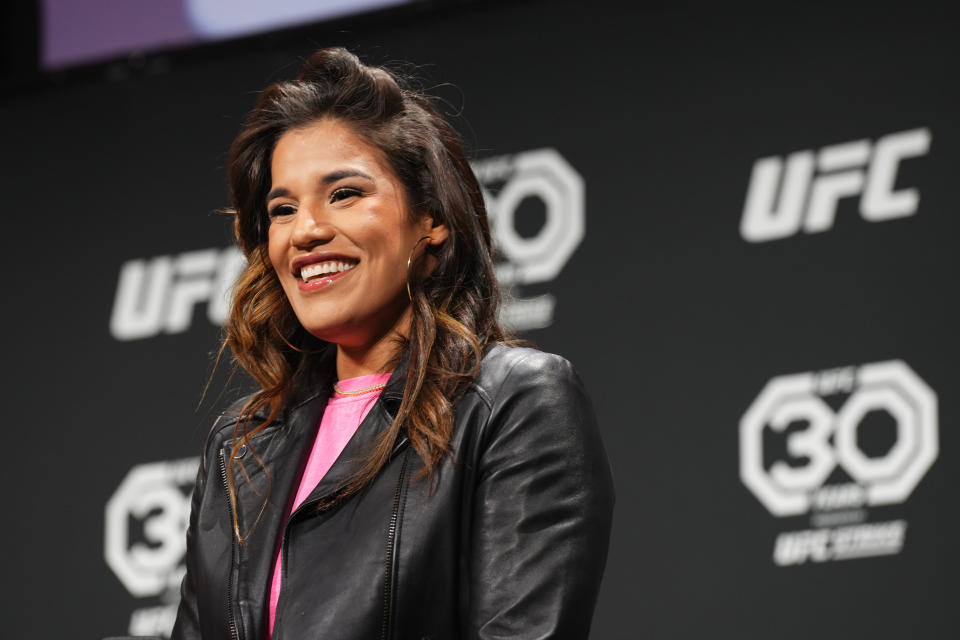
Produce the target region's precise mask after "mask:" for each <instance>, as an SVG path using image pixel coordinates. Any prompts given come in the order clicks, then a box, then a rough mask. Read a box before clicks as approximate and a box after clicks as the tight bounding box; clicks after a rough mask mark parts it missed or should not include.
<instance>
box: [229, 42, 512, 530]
mask: <svg viewBox="0 0 960 640" xmlns="http://www.w3.org/2000/svg"><path fill="white" fill-rule="evenodd" d="M323 118H335V119H337V120H339V121H340V122H342V123H345V124H347V125H348V126H350V127H351V129H352V131H353V132H354V133H355V134H356V135H358V136H359V137H360V138H361V139H363V140H365V141H367V142H368V143H370V144H372V145H374V146H376V147H377V148H379V149H380V150H381V152H382V153H383V154H384V156H385V158H386V159H387V161H388V164H389V166H390V167H391V169H392V170H393V172H394V173H395V174H396V176H397V177H398V178H399V179H400V181H401V182H402V183H403V185H404V189H405V196H406V202H407V206H408V210H409V212H410V215H411V216H412V217H420V216H423V215H427V216H430V217H432V218H433V220H434V221H435V223H436V224H441V223H442V224H445V225H446V226H447V228H448V229H449V237H448V238H447V240H446V241H445V242H443V243H442V244H440V245H439V246H431V247H430V248H429V251H430V252H431V253H432V254H433V255H434V256H435V258H436V266H435V268H434V269H433V271H432V272H430V273H429V274H428V275H425V276H424V275H423V273H422V271H420V270H418V268H417V267H420V266H422V265H423V263H424V261H423V260H421V261H419V262H418V263H417V264H415V266H414V267H413V268H412V269H411V273H410V278H409V282H410V287H411V298H412V299H411V307H412V323H411V328H410V335H409V338H408V339H407V340H406V341H403V342H400V343H398V353H397V357H398V361H399V359H400V356H401V354H402V353H403V351H404V350H406V352H407V354H408V370H407V376H406V382H405V385H404V389H403V399H402V401H401V404H400V408H399V410H398V411H397V414H396V416H395V418H394V420H393V423H392V424H391V425H390V427H389V428H388V429H387V430H386V431H385V432H383V433H382V434H381V435H380V437H379V439H378V440H377V441H376V443H375V446H374V447H373V449H372V450H371V452H370V454H369V456H368V457H367V459H366V460H365V461H364V463H363V464H362V466H361V467H360V468H359V469H358V470H357V472H356V474H355V475H354V477H353V479H352V481H351V482H350V484H349V485H348V486H347V488H346V489H345V491H344V492H343V493H341V494H340V495H339V498H343V497H345V496H346V495H350V494H352V493H354V492H356V491H357V490H359V489H360V488H362V487H363V486H365V485H366V484H368V483H369V482H371V481H372V480H373V479H374V477H376V475H377V473H378V472H379V471H380V469H381V468H382V467H383V466H384V465H385V464H386V463H387V461H388V460H389V457H390V453H391V451H392V447H393V444H394V442H395V440H396V438H397V436H398V434H399V433H400V431H401V429H403V428H406V430H407V433H408V436H409V438H410V443H411V446H412V447H413V449H414V450H415V451H416V453H417V454H418V456H419V457H420V459H421V460H422V461H423V470H422V471H421V475H422V476H429V475H432V473H433V472H434V470H435V469H436V468H437V465H438V464H439V462H440V461H441V459H442V458H443V456H444V455H445V454H446V453H447V452H448V449H449V443H450V432H451V428H452V424H453V415H452V407H453V402H454V401H455V400H456V398H457V397H458V396H459V395H460V394H462V392H463V391H464V390H465V388H466V387H467V385H469V383H470V382H471V381H472V380H473V379H474V378H475V376H476V373H477V370H478V367H479V363H480V359H481V357H482V350H483V347H484V346H485V345H486V344H489V343H492V342H502V341H504V340H505V337H504V334H503V331H502V330H501V328H500V326H499V324H498V322H497V314H498V310H499V292H498V289H497V285H496V280H495V278H494V273H493V261H492V258H491V238H490V229H489V226H488V223H487V216H486V210H485V207H484V202H483V196H482V193H481V190H480V186H479V184H478V183H477V180H476V177H475V176H474V174H473V171H472V169H471V168H470V164H469V161H468V159H467V156H466V154H465V152H464V150H463V145H462V143H461V140H460V137H459V136H458V135H457V133H456V132H455V131H454V129H453V128H452V127H451V126H450V125H449V123H447V121H446V120H445V119H444V118H443V117H442V116H441V115H440V113H439V111H438V110H437V109H436V107H434V105H433V104H432V103H431V102H430V100H429V98H428V97H427V96H426V95H424V94H423V93H421V92H419V91H417V90H415V89H413V88H411V87H410V86H407V85H405V83H404V81H403V80H402V79H401V78H400V77H398V76H397V75H395V74H393V73H391V72H390V71H387V70H385V69H383V68H379V67H372V66H367V65H365V64H363V63H362V62H361V61H360V60H359V59H358V58H357V57H356V56H355V55H353V54H352V53H350V52H349V51H347V50H346V49H343V48H329V49H322V50H320V51H318V52H316V53H315V54H314V55H313V56H311V57H310V58H309V59H308V60H307V61H306V63H305V64H304V65H303V67H302V69H301V71H300V74H299V76H298V77H297V79H296V80H292V81H285V82H278V83H275V84H272V85H270V86H269V87H267V88H266V89H265V90H264V91H263V92H262V93H261V95H260V97H259V100H258V101H257V104H256V106H255V107H254V109H253V110H252V111H251V112H250V114H249V115H248V116H247V119H246V121H245V122H244V124H243V127H242V129H241V131H240V133H239V134H238V135H237V137H236V139H235V140H234V142H233V144H232V145H231V147H230V152H229V160H228V181H229V186H230V194H231V199H232V201H233V212H234V213H235V215H236V218H235V220H234V229H235V233H236V237H237V241H238V243H239V245H240V247H241V249H242V250H243V253H244V254H245V255H246V257H247V261H248V264H247V268H246V269H245V270H244V272H243V273H242V274H241V275H240V277H239V278H238V280H237V282H236V285H235V290H234V300H233V307H232V309H231V313H230V316H229V318H228V321H227V323H226V337H225V344H226V345H229V347H230V349H231V350H232V352H233V355H234V358H235V360H236V362H237V363H238V364H239V365H240V366H242V367H243V368H244V369H246V371H247V372H249V374H250V375H251V376H252V377H253V378H254V379H255V380H256V381H257V382H258V383H259V385H260V387H261V389H260V391H259V392H257V393H256V394H255V395H254V396H253V397H252V398H251V400H250V401H249V402H248V403H247V404H246V406H244V408H243V409H242V411H241V414H240V418H239V419H238V421H237V426H236V427H235V431H234V439H233V442H234V444H233V447H234V450H233V452H232V453H231V455H230V456H229V462H228V464H229V465H230V466H231V469H228V473H227V478H228V483H229V489H230V495H231V500H233V501H235V495H236V492H235V487H234V484H233V473H232V464H233V459H234V456H233V454H234V453H236V450H237V449H238V448H239V447H241V446H243V445H244V444H248V441H249V439H250V438H251V437H252V436H253V435H255V434H256V433H258V432H259V431H260V430H262V429H263V428H264V427H266V426H267V425H268V424H270V423H271V422H272V421H273V420H274V419H276V417H277V416H278V415H279V414H280V413H281V411H282V410H283V409H284V406H285V403H286V402H287V401H288V400H289V399H290V398H291V396H292V392H293V391H294V390H295V388H296V385H297V383H298V381H302V380H304V379H309V377H310V375H309V374H310V372H311V370H312V369H313V368H314V367H316V366H317V364H318V362H319V359H320V358H321V357H322V354H323V353H324V352H325V351H327V349H328V348H330V347H329V345H328V344H327V343H324V342H322V341H321V340H318V339H317V338H315V337H313V336H312V335H310V334H309V333H308V332H307V331H306V330H305V329H303V327H302V326H301V325H300V323H299V321H298V320H297V318H296V316H295V315H294V313H293V310H292V308H291V307H290V304H289V303H288V301H287V298H286V296H285V294H284V292H283V289H282V288H281V285H280V282H279V280H278V279H277V276H276V273H275V272H274V269H273V267H272V265H271V263H270V259H269V256H268V250H267V229H268V226H269V219H268V216H267V211H266V197H267V193H268V192H269V190H270V185H271V176H270V159H271V154H272V153H273V149H274V146H275V145H276V143H277V140H278V139H279V138H280V137H281V136H282V135H283V134H284V133H286V132H287V131H290V130H292V129H296V128H298V127H303V126H306V125H309V124H311V123H314V122H316V121H318V120H320V119H323ZM254 414H266V416H267V417H266V418H265V419H264V420H262V421H259V423H258V424H256V425H254V422H257V421H255V420H253V416H254ZM251 451H253V450H252V449H251ZM255 455H256V454H255ZM257 459H258V461H259V462H260V464H261V465H262V464H263V463H262V461H260V460H259V457H258V458H257ZM267 499H268V498H267V496H265V497H264V500H265V501H266V500H267ZM265 505H266V502H264V506H265ZM234 506H235V505H234ZM235 513H236V509H234V514H235ZM261 513H262V511H261ZM234 533H235V535H236V536H237V538H238V539H239V540H241V541H243V539H244V535H242V534H241V532H240V531H239V527H238V525H237V520H236V515H235V516H234Z"/></svg>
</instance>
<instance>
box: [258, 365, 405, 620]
mask: <svg viewBox="0 0 960 640" xmlns="http://www.w3.org/2000/svg"><path fill="white" fill-rule="evenodd" d="M389 379H390V374H389V373H377V374H373V375H369V376H360V377H359V378H347V379H346V380H341V381H340V382H338V383H337V386H338V387H339V388H340V389H342V390H344V391H357V390H360V389H366V388H368V387H372V386H374V385H377V384H380V383H383V382H386V381H387V380H389ZM378 397H380V390H377V391H371V392H370V393H364V394H363V395H358V396H338V395H336V394H334V395H333V396H331V397H330V400H329V401H327V407H326V409H324V411H323V418H322V419H321V420H320V428H319V429H318V430H317V439H316V440H314V441H313V450H312V451H311V452H310V457H309V458H308V459H307V466H306V467H305V468H304V470H303V478H301V480H300V487H299V488H298V489H297V495H296V497H295V498H294V500H293V505H292V506H291V507H290V513H293V511H294V510H296V508H297V507H299V506H300V504H301V503H302V502H303V501H304V500H305V499H306V498H307V496H309V495H310V493H311V492H312V491H313V490H314V489H315V488H316V486H317V484H319V482H320V481H321V480H322V479H323V476H325V475H326V474H327V471H329V470H330V467H332V466H333V463H334V462H335V461H336V459H337V458H338V457H339V456H340V454H341V453H342V452H343V448H344V447H346V446H347V442H348V441H349V440H350V438H352V437H353V434H354V433H355V432H356V430H357V427H359V426H360V423H361V422H363V419H364V418H366V417H367V414H368V413H370V409H372V408H373V404H374V402H376V400H377V398H378ZM290 513H288V514H287V517H289V516H290ZM279 600H280V551H279V550H278V551H277V557H276V559H275V560H274V562H273V581H272V582H271V585H270V610H269V612H268V616H269V617H268V624H269V626H268V632H267V638H268V639H269V638H270V637H272V636H273V622H274V620H275V618H276V615H277V602H278V601H279Z"/></svg>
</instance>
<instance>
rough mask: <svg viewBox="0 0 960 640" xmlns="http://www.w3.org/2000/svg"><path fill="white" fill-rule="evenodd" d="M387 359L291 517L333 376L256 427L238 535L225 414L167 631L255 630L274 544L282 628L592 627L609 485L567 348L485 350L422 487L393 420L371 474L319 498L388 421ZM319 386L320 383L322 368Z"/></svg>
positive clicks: (328, 634) (312, 632) (245, 461)
mask: <svg viewBox="0 0 960 640" xmlns="http://www.w3.org/2000/svg"><path fill="white" fill-rule="evenodd" d="M397 371H398V372H397V373H395V374H394V375H393V376H392V377H391V379H390V382H389V383H388V385H387V388H386V389H384V391H383V393H382V395H381V397H380V399H379V400H378V401H377V403H376V404H375V405H374V407H373V409H372V410H371V411H370V413H369V415H368V416H367V418H366V419H365V420H364V421H363V423H362V424H361V425H360V427H359V428H358V430H357V432H356V435H355V436H354V437H353V439H352V440H350V442H349V443H348V444H347V446H346V449H345V450H344V452H343V453H342V454H341V456H340V458H339V459H338V460H337V461H336V463H335V464H334V465H333V467H332V468H331V469H330V471H329V472H328V473H327V475H326V476H325V477H324V478H323V480H322V481H321V482H320V484H319V485H318V486H317V488H316V489H315V490H314V491H313V493H311V494H310V496H309V497H308V498H307V499H306V501H305V502H304V503H303V505H301V506H300V507H299V508H297V510H296V511H295V512H294V513H293V514H292V515H291V517H290V519H289V520H288V521H287V523H286V525H285V526H284V524H283V515H284V512H285V507H286V502H285V497H286V496H288V495H290V494H291V492H292V491H293V489H294V487H295V486H296V484H297V482H298V480H299V476H300V474H301V472H302V466H303V464H304V463H305V459H306V456H305V453H306V452H307V451H308V450H309V449H310V447H311V444H312V442H313V438H314V434H315V432H316V428H317V425H318V424H319V422H320V415H321V412H322V410H323V407H324V406H325V404H326V401H327V398H328V393H329V391H324V392H320V393H315V394H314V395H312V396H309V397H306V398H305V399H303V400H301V401H299V402H298V403H296V404H295V405H294V406H292V407H291V408H290V409H289V410H288V411H286V412H285V414H284V419H283V420H281V421H279V422H277V423H275V424H274V425H271V426H270V427H268V428H267V429H266V430H264V431H263V432H262V433H260V434H258V435H257V436H256V437H255V438H253V440H252V445H253V446H252V447H251V448H252V450H253V451H256V453H257V455H259V456H260V458H261V460H262V461H263V463H264V465H265V466H266V468H267V469H269V471H270V476H272V481H271V480H270V479H269V478H268V475H267V474H266V473H264V472H263V470H262V468H261V467H260V465H259V464H257V462H256V460H255V459H254V455H252V453H251V452H250V451H247V452H243V451H241V453H244V455H242V456H241V455H239V454H238V458H239V459H237V460H236V461H235V464H234V477H235V482H236V487H237V491H238V496H237V519H238V521H239V526H240V530H241V531H242V532H246V533H248V534H249V539H248V540H246V541H245V542H244V543H243V544H239V543H238V542H237V541H236V539H235V538H234V536H233V533H232V514H231V511H230V504H229V501H228V499H227V490H226V472H225V464H224V463H225V455H226V452H229V451H230V445H231V438H232V435H233V425H234V422H235V420H236V417H235V415H232V413H231V412H227V413H225V414H224V415H222V416H221V417H220V418H218V420H217V422H216V423H215V424H214V426H213V429H212V431H211V433H210V436H209V437H208V440H207V444H206V450H205V452H204V455H203V461H202V463H201V466H200V473H199V477H198V480H197V486H196V489H195V491H194V494H193V499H192V500H193V510H192V513H191V515H190V526H189V530H188V533H187V574H186V576H185V577H184V580H183V585H182V588H181V592H182V601H181V604H180V610H179V612H178V615H177V621H176V625H175V628H174V632H173V639H174V640H192V639H197V638H203V640H219V639H221V638H223V639H230V638H233V639H238V640H239V639H242V640H261V639H263V638H265V637H266V631H265V630H266V619H267V615H266V612H267V605H266V603H267V598H268V593H269V582H270V576H271V571H272V564H273V560H274V554H275V553H276V549H277V546H278V545H280V544H282V547H283V555H282V558H283V560H282V569H281V571H282V576H283V579H282V584H283V591H282V594H281V597H280V602H279V605H278V607H277V619H276V623H275V628H274V636H273V637H274V639H275V640H304V639H306V638H324V639H325V640H336V639H344V640H346V639H349V640H370V639H376V638H390V639H397V640H401V639H402V640H406V639H415V640H424V639H428V638H429V639H432V640H440V639H454V638H456V639H466V638H490V639H492V638H497V639H506V638H511V639H523V638H530V639H533V638H537V639H544V638H586V637H587V636H588V633H589V627H590V619H591V616H592V613H593V608H594V603H595V601H596V597H597V591H598V589H599V586H600V579H601V576H602V574H603V567H604V563H605V560H606V555H607V544H608V539H609V534H610V521H611V514H612V509H613V486H612V482H611V476H610V469H609V466H608V463H607V458H606V455H605V453H604V449H603V444H602V443H601V441H600V435H599V433H598V430H597V426H596V423H595V420H594V415H593V411H592V408H591V406H590V402H589V400H588V398H587V397H586V395H585V393H584V389H583V386H582V384H581V382H580V380H579V378H578V377H577V375H576V373H575V372H574V371H573V368H572V367H571V365H570V364H569V363H568V362H567V361H566V360H564V359H562V358H560V357H559V356H555V355H551V354H547V353H543V352H540V351H535V350H533V349H527V348H509V347H504V346H496V347H493V348H492V349H490V350H489V351H488V353H487V354H486V356H485V357H484V360H483V363H482V368H481V372H480V374H479V376H478V377H477V379H476V380H475V382H474V383H473V384H472V385H471V386H470V388H469V390H468V391H467V393H466V394H465V395H464V396H463V397H462V398H461V399H460V400H459V401H458V402H457V404H456V406H455V411H454V427H453V435H452V443H451V451H452V455H451V456H449V457H447V458H446V459H444V461H443V462H442V463H441V466H440V468H439V472H438V475H436V477H435V478H434V481H433V487H432V489H431V482H430V480H429V478H417V477H416V476H417V471H418V470H419V469H420V468H421V462H420V459H419V458H418V457H417V455H416V454H415V452H414V451H413V449H412V447H410V446H409V442H408V441H407V438H406V437H405V436H401V437H400V438H399V439H398V442H397V443H396V446H395V448H394V453H393V456H392V458H391V460H390V462H389V463H388V464H387V465H386V466H385V467H384V468H383V470H382V471H381V472H380V474H379V476H378V477H377V479H376V480H375V481H374V482H373V483H372V484H371V485H369V486H368V487H366V488H365V489H363V490H362V491H361V492H360V493H357V494H354V495H353V496H352V497H349V498H347V499H345V500H343V501H341V502H340V503H337V504H336V505H335V506H334V507H332V508H328V509H326V510H319V509H318V508H317V505H318V503H319V502H321V501H322V499H323V498H324V497H325V496H329V495H331V494H332V493H333V492H335V491H337V489H338V488H340V487H342V486H343V485H344V483H345V482H346V481H347V480H348V479H349V477H350V475H351V473H352V472H353V471H354V470H355V469H356V466H355V463H356V460H357V459H358V458H359V457H361V456H362V455H363V454H364V453H365V452H366V451H367V447H368V445H369V444H370V442H371V441H372V440H373V438H374V437H375V435H376V434H378V433H379V432H381V431H382V430H383V429H385V428H386V427H387V426H388V425H389V424H390V421H391V416H392V415H393V413H394V412H395V411H396V409H397V407H398V406H399V402H400V397H401V393H402V388H403V384H402V383H403V373H402V367H401V368H398V370H397ZM313 388H314V389H321V388H322V389H329V380H328V381H327V382H326V384H318V385H315V386H314V387H313ZM234 413H235V412H234ZM241 465H242V466H243V467H244V468H245V469H246V471H247V473H248V474H249V476H250V478H249V481H247V480H245V479H243V478H242V477H241V475H240V467H241ZM268 491H269V495H270V501H269V502H268V503H267V505H266V507H265V508H264V507H263V500H262V498H261V495H263V494H265V493H266V492H268ZM254 525H255V526H254ZM251 532H252V533H251Z"/></svg>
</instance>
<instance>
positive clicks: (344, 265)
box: [291, 253, 360, 286]
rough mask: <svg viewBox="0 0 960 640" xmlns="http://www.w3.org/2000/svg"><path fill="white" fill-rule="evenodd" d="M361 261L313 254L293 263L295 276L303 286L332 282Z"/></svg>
mask: <svg viewBox="0 0 960 640" xmlns="http://www.w3.org/2000/svg"><path fill="white" fill-rule="evenodd" d="M359 262H360V261H359V260H357V259H356V258H353V257H350V256H344V255H339V254H336V255H334V254H329V253H327V254H311V255H307V256H302V257H300V258H297V259H296V260H294V261H293V265H292V266H291V271H292V272H293V276H294V277H295V278H297V279H299V280H300V281H301V286H304V285H311V284H319V283H321V282H324V281H327V282H329V281H332V280H333V279H335V278H337V277H339V276H342V275H343V274H345V273H347V272H348V271H350V270H351V269H353V268H354V267H356V266H357V264H359Z"/></svg>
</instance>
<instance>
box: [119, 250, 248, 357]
mask: <svg viewBox="0 0 960 640" xmlns="http://www.w3.org/2000/svg"><path fill="white" fill-rule="evenodd" d="M244 265H245V259H244V257H243V254H242V253H241V252H240V250H239V249H237V248H236V247H228V248H226V249H203V250H200V251H188V252H186V253H181V254H180V255H177V256H158V257H156V258H151V259H150V260H130V261H129V262H127V263H125V264H124V265H123V267H122V268H121V269H120V281H119V282H118V284H117V294H116V297H115V298H114V301H113V312H112V313H111V316H110V333H111V335H113V337H114V338H116V339H117V340H138V339H141V338H149V337H151V336H155V335H158V334H160V333H183V332H184V331H186V330H187V329H189V328H190V323H191V321H192V319H193V309H194V307H195V306H196V305H197V304H200V303H202V302H205V303H207V317H208V318H209V319H210V322H212V323H213V324H215V325H221V324H223V321H224V320H226V317H227V313H228V311H229V305H230V300H229V298H228V291H229V289H230V286H231V285H232V284H233V281H234V280H236V278H237V276H238V275H239V274H240V272H241V271H242V270H243V268H244Z"/></svg>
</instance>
